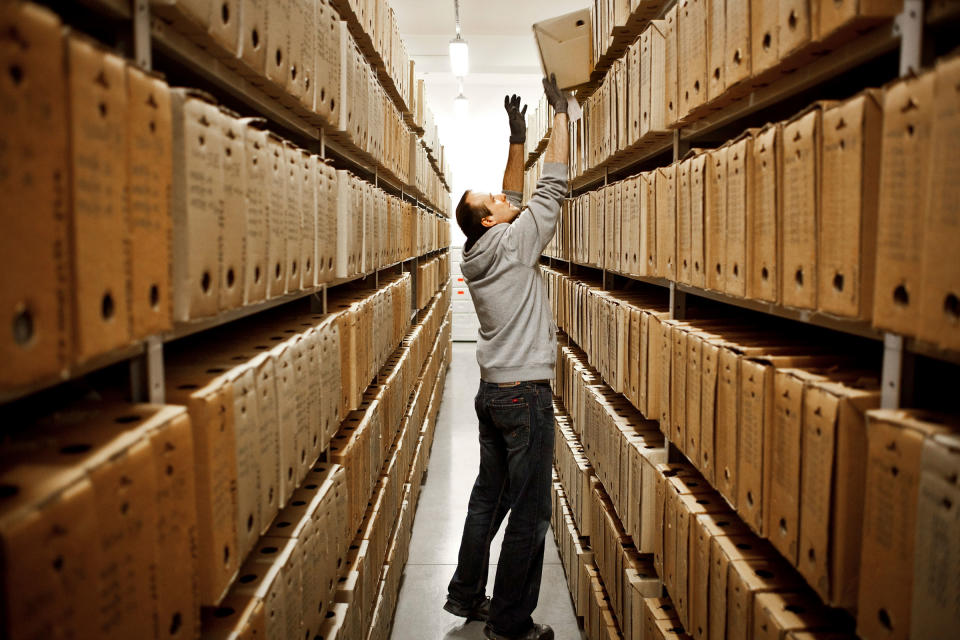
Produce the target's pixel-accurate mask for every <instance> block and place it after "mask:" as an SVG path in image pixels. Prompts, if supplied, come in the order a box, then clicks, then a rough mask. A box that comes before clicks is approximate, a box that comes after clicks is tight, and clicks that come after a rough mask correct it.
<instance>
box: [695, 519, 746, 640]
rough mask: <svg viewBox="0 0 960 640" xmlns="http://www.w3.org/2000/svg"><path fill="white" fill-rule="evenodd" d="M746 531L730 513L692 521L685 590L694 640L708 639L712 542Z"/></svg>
mask: <svg viewBox="0 0 960 640" xmlns="http://www.w3.org/2000/svg"><path fill="white" fill-rule="evenodd" d="M746 533H748V531H747V528H746V527H745V526H744V525H743V523H741V522H740V520H739V518H737V517H735V516H734V515H733V512H731V511H729V510H727V511H721V512H717V513H702V514H698V515H696V516H695V517H694V518H693V519H692V521H691V531H690V545H691V548H690V560H689V562H690V565H689V568H688V570H687V575H688V580H689V586H688V589H687V600H688V603H689V604H688V607H687V619H688V622H689V624H688V625H687V628H688V629H689V631H690V633H691V635H692V636H693V637H694V638H698V639H700V638H707V637H710V633H709V618H710V616H709V614H710V610H709V602H710V599H709V598H710V571H711V561H710V547H711V546H712V545H711V540H712V539H713V538H714V537H717V536H727V535H742V534H746Z"/></svg>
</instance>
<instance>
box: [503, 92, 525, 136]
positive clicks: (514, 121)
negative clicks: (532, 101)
mask: <svg viewBox="0 0 960 640" xmlns="http://www.w3.org/2000/svg"><path fill="white" fill-rule="evenodd" d="M503 108H504V109H506V110H507V118H509V120H510V144H523V143H524V142H526V141H527V105H523V111H521V110H520V96H518V95H516V94H514V95H513V96H512V97H511V96H503Z"/></svg>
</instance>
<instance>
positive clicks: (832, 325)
mask: <svg viewBox="0 0 960 640" xmlns="http://www.w3.org/2000/svg"><path fill="white" fill-rule="evenodd" d="M543 257H544V258H546V259H548V260H553V261H555V262H561V263H564V264H569V261H567V260H561V259H560V258H554V257H550V256H543ZM572 264H574V265H576V266H578V267H584V268H587V269H594V270H596V271H604V269H602V268H600V267H594V266H592V265H586V264H580V263H578V262H573V263H572ZM605 271H606V272H607V273H612V274H614V275H618V276H621V277H623V278H628V279H630V280H635V281H638V282H644V283H646V284H651V285H655V286H659V287H665V288H669V287H670V285H671V284H672V281H671V280H669V279H667V278H660V277H656V276H638V275H632V274H628V273H621V272H618V271H613V270H611V269H606V270H605ZM572 277H576V275H573V276H572ZM676 290H677V291H680V292H682V293H685V294H688V295H693V296H697V297H698V298H704V299H707V300H712V301H714V302H720V303H723V304H728V305H731V306H735V307H740V308H741V309H747V310H749V311H756V312H758V313H763V314H766V315H770V316H775V317H777V318H783V319H785V320H792V321H794V322H801V323H803V324H809V325H812V326H816V327H821V328H823V329H829V330H831V331H837V332H840V333H846V334H848V335H852V336H857V337H860V338H866V339H869V340H876V341H878V342H882V341H883V339H884V335H885V332H884V331H882V330H880V329H877V328H875V327H873V326H872V325H871V324H870V322H868V321H865V320H854V319H850V318H842V317H839V316H834V315H831V314H829V313H823V312H821V311H813V310H809V309H794V308H792V307H785V306H783V305H779V304H774V303H772V302H764V301H762V300H752V299H750V298H740V297H738V296H733V295H730V294H727V293H722V292H719V291H711V290H709V289H703V288H701V287H694V286H692V285H688V284H682V283H676ZM904 348H905V350H906V351H907V352H909V353H913V354H916V355H921V356H925V357H928V358H933V359H935V360H942V361H944V362H950V363H953V364H960V352H956V351H950V350H946V349H940V348H939V347H937V346H935V345H933V344H930V343H927V342H923V341H920V340H917V339H916V338H911V337H907V338H906V340H905V345H904Z"/></svg>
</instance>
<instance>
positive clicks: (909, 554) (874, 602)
mask: <svg viewBox="0 0 960 640" xmlns="http://www.w3.org/2000/svg"><path fill="white" fill-rule="evenodd" d="M958 427H960V424H958V423H957V422H956V419H955V417H952V416H944V415H940V414H933V413H930V412H924V411H920V410H912V411H909V410H889V409H876V410H873V411H869V412H867V440H868V442H869V453H868V458H867V463H866V464H867V470H866V474H867V475H866V484H865V486H866V497H865V502H864V508H863V509H864V510H863V537H862V542H861V556H860V592H859V596H858V599H857V635H859V636H860V637H862V638H865V639H866V640H874V639H875V638H895V639H906V638H909V637H911V636H910V631H911V624H912V620H911V610H912V607H913V595H914V583H913V577H914V554H915V551H916V545H915V540H916V533H917V531H916V527H917V501H918V495H919V489H918V486H919V480H920V475H921V469H922V466H921V465H922V457H923V449H924V443H925V442H926V440H927V439H929V438H931V437H933V436H937V435H940V434H945V433H950V432H956V431H957V430H958Z"/></svg>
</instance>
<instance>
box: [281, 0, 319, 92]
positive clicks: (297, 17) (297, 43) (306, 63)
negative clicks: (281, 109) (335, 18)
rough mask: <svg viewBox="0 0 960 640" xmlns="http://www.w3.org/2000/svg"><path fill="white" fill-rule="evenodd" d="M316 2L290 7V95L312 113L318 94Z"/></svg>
mask: <svg viewBox="0 0 960 640" xmlns="http://www.w3.org/2000/svg"><path fill="white" fill-rule="evenodd" d="M317 13H318V10H317V2H316V0H293V1H292V2H291V3H290V16H289V20H290V23H289V24H290V32H289V38H290V40H289V47H290V58H291V59H290V68H289V71H288V73H287V93H289V94H290V95H292V96H294V97H297V98H300V103H301V104H302V105H303V106H304V107H306V108H307V109H311V110H312V109H313V107H314V104H313V103H314V97H315V94H316V88H317V83H316V74H315V73H314V70H315V69H316V65H317V60H316V56H317V37H318V36H317V32H318V28H317Z"/></svg>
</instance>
